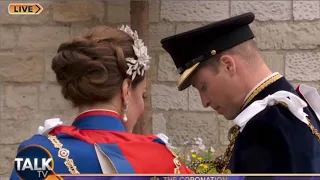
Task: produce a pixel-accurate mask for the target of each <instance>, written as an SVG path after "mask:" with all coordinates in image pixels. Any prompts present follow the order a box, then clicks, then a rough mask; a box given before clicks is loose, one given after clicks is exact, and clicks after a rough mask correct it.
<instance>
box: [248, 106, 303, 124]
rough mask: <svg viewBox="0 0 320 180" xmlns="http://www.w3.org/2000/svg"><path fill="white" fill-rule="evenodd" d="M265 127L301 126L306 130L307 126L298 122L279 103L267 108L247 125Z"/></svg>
mask: <svg viewBox="0 0 320 180" xmlns="http://www.w3.org/2000/svg"><path fill="white" fill-rule="evenodd" d="M249 124H251V125H267V126H269V127H286V126H301V127H304V128H307V127H308V126H307V124H305V123H304V122H302V121H301V120H299V119H298V118H297V117H296V116H295V115H294V114H293V113H292V112H291V111H290V110H289V109H288V108H287V107H286V106H285V105H283V104H281V103H279V104H276V105H273V106H268V107H267V108H266V109H264V110H263V111H261V112H260V113H258V114H257V115H255V116H254V117H253V118H252V119H251V120H250V121H249V123H248V125H249Z"/></svg>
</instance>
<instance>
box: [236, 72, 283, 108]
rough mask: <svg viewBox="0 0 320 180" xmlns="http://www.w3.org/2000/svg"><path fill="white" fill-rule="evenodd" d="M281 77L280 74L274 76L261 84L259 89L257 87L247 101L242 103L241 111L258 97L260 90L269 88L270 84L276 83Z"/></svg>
mask: <svg viewBox="0 0 320 180" xmlns="http://www.w3.org/2000/svg"><path fill="white" fill-rule="evenodd" d="M281 77H282V76H281V75H280V74H276V75H274V76H272V77H271V78H269V79H268V80H266V81H265V82H264V83H262V84H261V85H260V86H259V87H257V88H256V89H255V90H254V91H253V92H252V93H251V94H250V96H249V97H248V99H247V100H246V101H245V102H244V104H243V105H242V108H241V110H243V108H244V107H246V106H247V105H248V104H249V103H250V102H251V101H252V99H253V98H254V97H256V95H258V94H259V93H260V92H261V91H262V90H264V89H265V88H266V87H267V86H269V85H270V84H272V83H274V82H276V81H277V80H278V79H280V78H281Z"/></svg>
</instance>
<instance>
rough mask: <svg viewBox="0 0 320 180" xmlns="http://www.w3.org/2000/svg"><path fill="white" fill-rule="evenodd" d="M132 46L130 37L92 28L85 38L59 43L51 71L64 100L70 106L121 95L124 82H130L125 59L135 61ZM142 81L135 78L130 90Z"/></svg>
mask: <svg viewBox="0 0 320 180" xmlns="http://www.w3.org/2000/svg"><path fill="white" fill-rule="evenodd" d="M132 45H133V39H132V38H131V36H129V35H128V34H126V33H125V32H123V31H121V30H119V29H117V28H114V27H109V26H99V27H94V28H92V29H90V30H89V32H88V34H87V35H86V36H84V37H75V38H73V39H72V40H71V41H69V42H65V43H62V44H61V45H60V46H59V48H58V52H57V55H56V56H55V57H54V58H53V60H52V65H51V68H52V70H53V71H54V72H55V74H56V79H57V81H58V83H59V84H60V85H61V87H62V94H63V96H64V98H65V99H68V100H70V101H71V102H72V103H73V105H74V106H80V105H88V104H93V103H96V102H108V101H110V100H111V99H112V98H113V97H114V96H115V95H116V94H117V93H119V92H121V86H122V82H123V81H124V79H125V78H131V77H129V76H128V75H127V74H126V70H127V69H128V66H127V64H126V60H125V58H127V57H133V58H137V57H136V55H135V54H134V51H133V48H132ZM143 79H144V76H139V75H137V76H136V77H135V79H134V81H133V82H132V84H131V85H132V88H135V87H136V86H137V85H138V84H139V83H140V82H141V81H143Z"/></svg>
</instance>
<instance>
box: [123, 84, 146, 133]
mask: <svg viewBox="0 0 320 180" xmlns="http://www.w3.org/2000/svg"><path fill="white" fill-rule="evenodd" d="M146 87H147V82H146V78H144V79H143V81H141V82H140V83H139V84H138V85H137V86H136V88H131V90H130V91H131V98H130V100H129V102H128V112H127V117H128V121H127V122H126V123H125V127H126V130H127V131H128V132H132V130H133V127H134V126H135V124H136V123H137V120H138V119H139V117H140V116H141V115H142V114H143V111H144V100H143V97H144V94H145V93H146Z"/></svg>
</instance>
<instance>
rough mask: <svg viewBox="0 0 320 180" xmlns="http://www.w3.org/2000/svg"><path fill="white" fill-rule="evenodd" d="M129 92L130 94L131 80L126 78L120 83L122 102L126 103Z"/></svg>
mask: <svg viewBox="0 0 320 180" xmlns="http://www.w3.org/2000/svg"><path fill="white" fill-rule="evenodd" d="M130 92H131V80H129V79H128V78H126V79H125V80H124V81H123V82H122V100H123V101H128V99H129V97H130V94H131V93H130Z"/></svg>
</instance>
